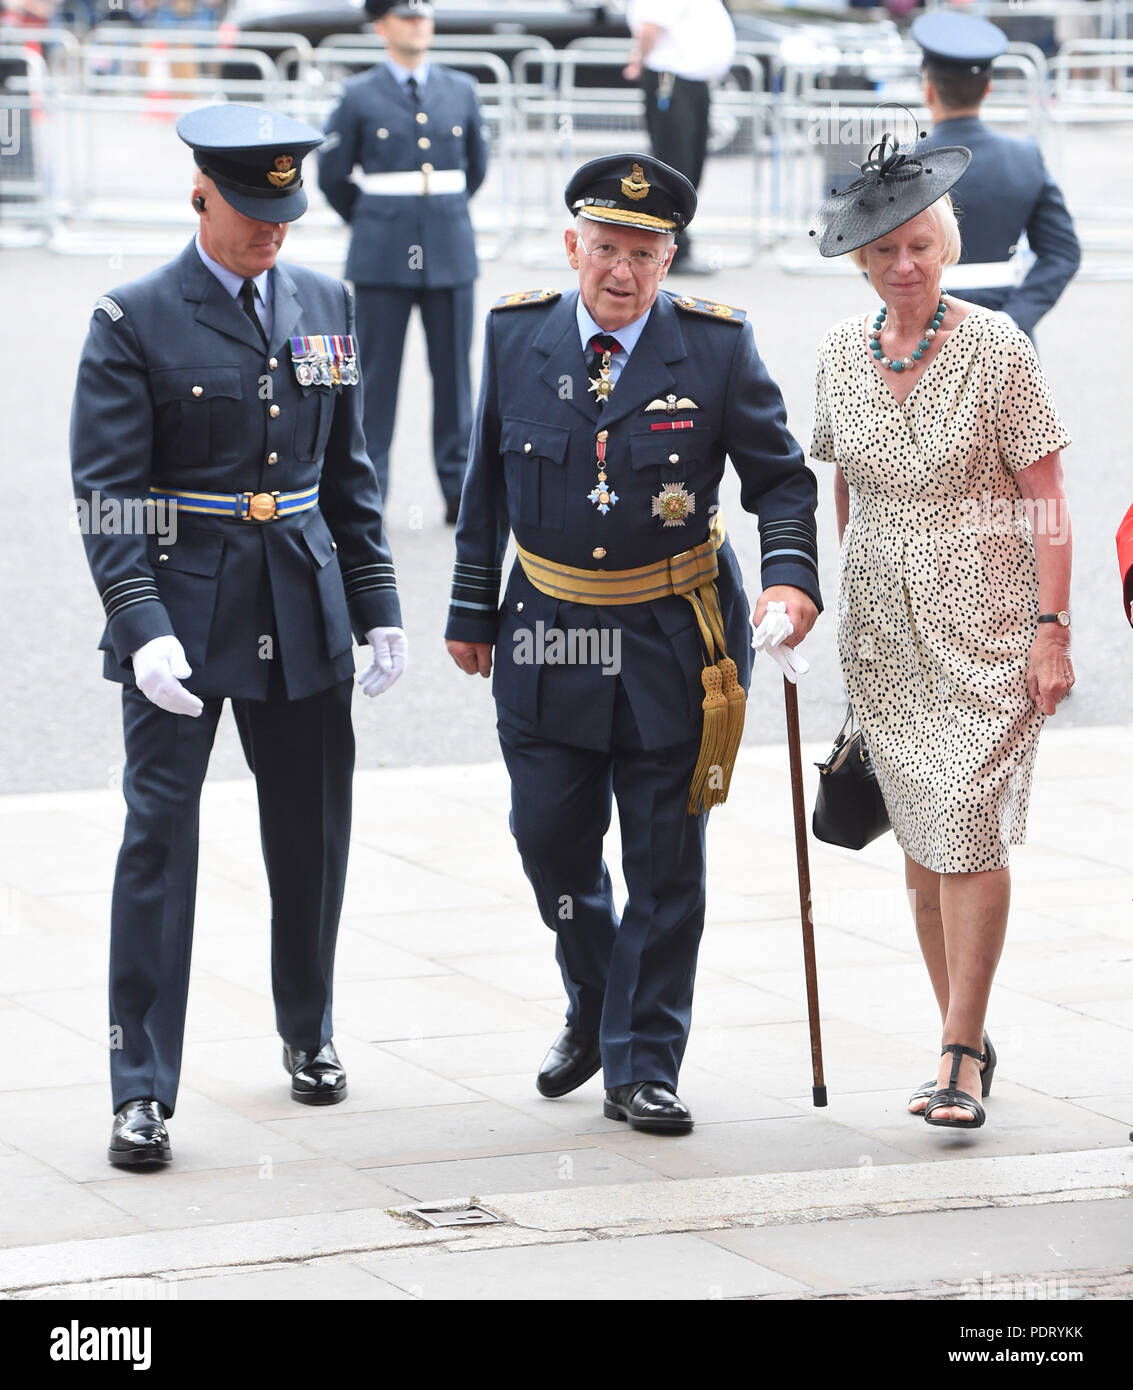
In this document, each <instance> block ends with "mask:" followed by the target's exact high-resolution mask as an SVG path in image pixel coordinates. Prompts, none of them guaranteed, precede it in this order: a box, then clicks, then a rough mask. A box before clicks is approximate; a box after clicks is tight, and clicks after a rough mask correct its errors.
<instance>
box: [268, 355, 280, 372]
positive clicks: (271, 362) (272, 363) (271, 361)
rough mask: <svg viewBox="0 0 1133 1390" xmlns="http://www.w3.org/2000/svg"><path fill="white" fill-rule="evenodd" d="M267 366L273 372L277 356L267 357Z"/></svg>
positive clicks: (276, 365) (276, 363)
mask: <svg viewBox="0 0 1133 1390" xmlns="http://www.w3.org/2000/svg"><path fill="white" fill-rule="evenodd" d="M268 366H269V367H270V368H271V369H272V371H273V372H274V371H275V369H276V367H278V366H279V358H278V357H269V358H268Z"/></svg>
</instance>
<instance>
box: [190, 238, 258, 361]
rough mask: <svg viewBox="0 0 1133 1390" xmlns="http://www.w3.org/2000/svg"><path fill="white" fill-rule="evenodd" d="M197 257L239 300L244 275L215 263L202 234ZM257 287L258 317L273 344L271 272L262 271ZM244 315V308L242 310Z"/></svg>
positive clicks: (255, 280) (254, 279) (233, 296)
mask: <svg viewBox="0 0 1133 1390" xmlns="http://www.w3.org/2000/svg"><path fill="white" fill-rule="evenodd" d="M196 241H197V255H198V256H200V258H201V260H202V261H204V263H205V265H206V266H207V267H208V268H209V270H211V271H212V273H213V274H214V275H215V276H216V278H217V279H218V280H219V281H220V283H221V284H222V285H223V286H224V288H225V289H226V290H227V291H228V293H229V294H230V295H231V296H232V298H233V299H238V298H239V295H240V288H241V286H242V285H243V283H244V277H243V275H238V274H237V273H236V271H234V270H229V269H228V267H227V266H226V265H221V264H220V262H219V261H214V260H213V258H212V257H211V256H210V255H209V254H208V252H207V251H206V250H205V248H204V247H203V246H202V245H201V234H200V232H198V233H197V238H196ZM252 284H253V285H255V287H256V317H257V318H258V319H259V321H260V323H262V324H263V328H264V334H265V335H266V337H267V340H268V342H269V343H270V342H271V329H272V323H273V322H274V316H273V314H272V303H271V271H270V270H261V271H260V273H259V274H258V275H257V276H255V277H254V278H253V280H252ZM240 312H241V313H243V312H244V311H243V308H241V310H240Z"/></svg>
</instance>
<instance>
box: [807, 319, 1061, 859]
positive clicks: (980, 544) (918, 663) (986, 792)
mask: <svg viewBox="0 0 1133 1390" xmlns="http://www.w3.org/2000/svg"><path fill="white" fill-rule="evenodd" d="M872 321H873V319H872V315H871V316H870V318H869V319H868V320H867V322H868V323H872ZM1069 442H1070V438H1069V435H1068V434H1067V433H1066V429H1065V427H1064V426H1063V424H1062V421H1061V420H1060V419H1059V417H1058V413H1057V412H1056V410H1055V408H1054V405H1053V402H1052V401H1051V398H1050V393H1049V390H1048V388H1047V384H1046V380H1045V378H1044V376H1043V374H1042V370H1041V368H1040V367H1039V364H1038V359H1037V358H1036V357H1035V354H1034V349H1033V348H1032V347H1031V344H1030V342H1029V340H1028V339H1027V338H1026V336H1025V335H1024V334H1023V333H1021V332H1019V330H1018V329H1015V328H1012V327H1011V326H1010V325H1009V324H1008V323H1007V322H1006V321H1005V320H1003V319H1002V318H999V317H998V316H996V315H994V314H992V313H990V312H988V311H987V310H984V309H980V308H972V309H971V310H970V311H969V312H968V314H967V316H966V317H965V318H964V319H962V320H961V321H960V322H959V323H958V324H957V325H956V327H955V328H954V329H953V330H952V332H951V333H950V334H949V335H948V337H947V339H946V340H945V341H944V343H943V344H942V345H941V347H940V350H939V352H938V353H937V355H936V356H935V358H934V359H933V360H932V361H931V362H930V363H929V365H928V367H927V369H926V370H925V373H924V375H923V376H922V377H921V379H920V380H919V381H918V382H917V384H916V385H915V386H914V388H913V390H912V392H911V393H910V395H909V396H908V398H907V399H906V400H905V402H904V403H901V402H898V400H897V399H896V397H895V396H894V395H893V394H892V392H891V391H890V390H889V388H888V387H887V385H886V383H885V381H884V379H883V376H882V372H881V371H879V370H878V367H877V365H876V364H875V363H874V361H873V359H872V357H871V356H870V354H869V351H868V348H867V346H866V339H865V334H864V332H863V321H862V320H861V319H858V318H854V319H847V320H845V321H844V322H842V323H840V324H838V325H837V326H836V327H834V328H833V329H832V330H831V331H830V332H829V333H828V334H827V336H826V338H825V340H824V342H823V345H822V348H821V351H820V353H819V364H818V385H817V401H816V406H815V426H814V442H813V444H812V447H811V453H812V454H813V455H814V457H815V458H818V459H824V460H826V461H828V462H831V463H837V464H838V465H839V467H840V468H841V470H842V472H843V474H844V475H845V478H846V481H847V482H848V484H849V489H850V520H849V525H848V526H847V528H846V533H845V537H844V539H843V543H842V556H841V560H842V572H841V586H840V590H839V596H838V649H839V653H840V655H841V660H842V671H843V675H844V677H845V681H846V689H847V692H848V694H849V697H850V700H851V702H852V704H853V706H854V709H855V711H856V712H857V715H858V718H859V720H860V721H861V725H862V729H863V731H864V734H865V739H866V744H867V746H868V747H869V750H870V752H871V754H872V756H873V760H874V765H875V767H876V769H877V776H878V782H879V784H880V786H881V790H882V794H883V795H884V797H885V804H886V807H887V808H888V810H889V818H890V820H891V821H892V822H893V829H894V831H895V833H896V836H897V841H898V843H899V844H900V845H901V847H902V849H904V850H905V851H906V852H907V853H908V854H909V856H910V857H911V858H912V859H914V860H915V861H916V862H917V863H918V864H923V865H924V866H925V867H926V868H928V869H932V870H934V871H935V872H937V873H978V872H980V871H982V870H986V869H998V868H1002V867H1004V866H1005V865H1006V864H1007V856H1008V848H1007V847H1008V845H1011V844H1022V843H1023V841H1024V839H1025V838H1026V825H1027V805H1028V802H1029V799H1030V790H1031V772H1032V768H1033V766H1034V760H1035V750H1036V748H1037V745H1038V736H1039V730H1040V729H1041V727H1042V722H1043V720H1042V715H1041V714H1039V713H1038V712H1037V711H1036V709H1035V707H1034V705H1033V703H1032V702H1031V699H1030V697H1029V696H1028V694H1027V690H1026V669H1027V657H1028V653H1029V652H1030V648H1031V644H1032V642H1033V641H1034V636H1035V629H1036V619H1037V617H1038V611H1039V610H1038V573H1037V569H1036V565H1035V554H1034V546H1033V543H1032V540H1031V530H1030V525H1029V522H1028V519H1027V518H1028V515H1029V512H1030V509H1029V508H1028V507H1025V506H1024V505H1023V503H1022V500H1021V497H1020V493H1019V488H1018V485H1017V484H1016V482H1015V477H1014V475H1015V474H1016V473H1017V472H1019V471H1020V470H1021V469H1023V468H1026V467H1028V465H1030V464H1032V463H1035V462H1037V461H1038V460H1039V459H1041V458H1043V457H1044V456H1045V455H1046V454H1049V453H1051V452H1052V451H1053V450H1055V449H1062V448H1065V446H1066V445H1067V444H1069Z"/></svg>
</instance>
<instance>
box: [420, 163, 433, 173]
mask: <svg viewBox="0 0 1133 1390" xmlns="http://www.w3.org/2000/svg"><path fill="white" fill-rule="evenodd" d="M421 172H422V173H423V174H431V173H432V172H433V166H432V165H431V164H422V165H421Z"/></svg>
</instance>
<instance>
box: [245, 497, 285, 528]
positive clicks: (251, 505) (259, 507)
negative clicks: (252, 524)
mask: <svg viewBox="0 0 1133 1390" xmlns="http://www.w3.org/2000/svg"><path fill="white" fill-rule="evenodd" d="M278 496H279V494H278V493H277V492H242V493H241V494H240V513H239V515H240V520H241V521H258V522H264V521H274V520H275V519H276V517H277V516H278V515H279V504H278V503H277V502H276V498H277V497H278Z"/></svg>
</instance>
